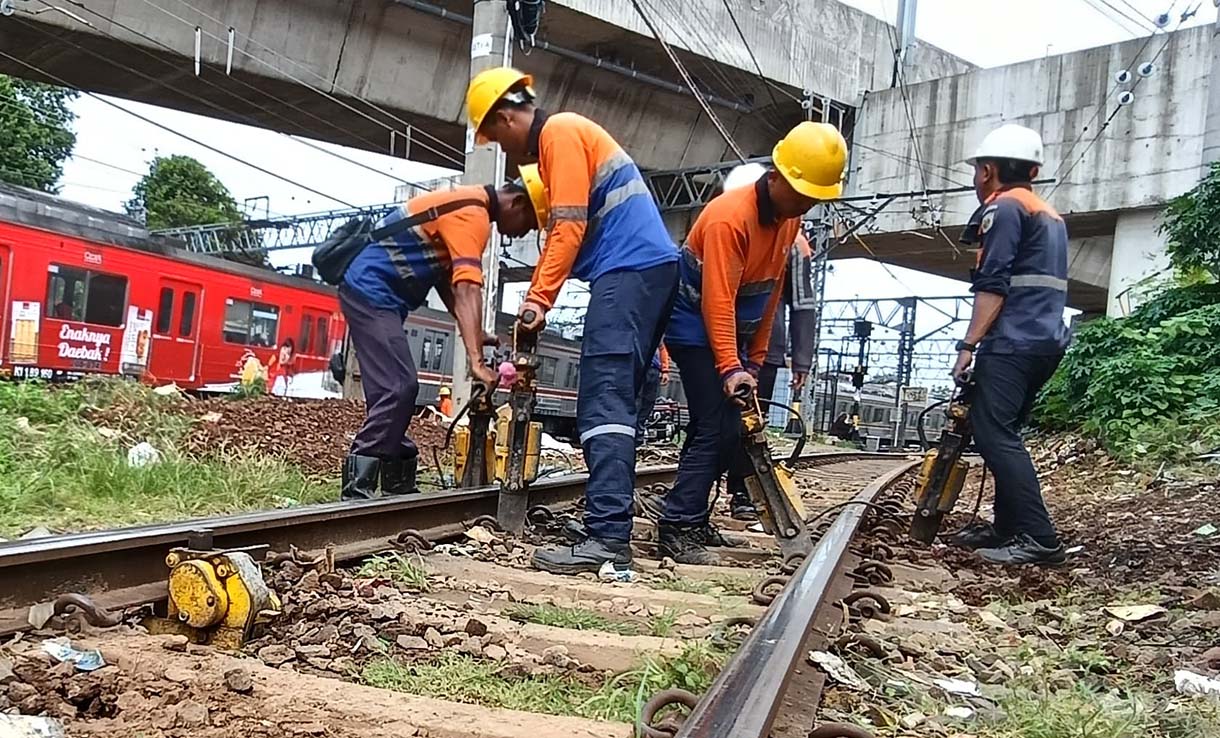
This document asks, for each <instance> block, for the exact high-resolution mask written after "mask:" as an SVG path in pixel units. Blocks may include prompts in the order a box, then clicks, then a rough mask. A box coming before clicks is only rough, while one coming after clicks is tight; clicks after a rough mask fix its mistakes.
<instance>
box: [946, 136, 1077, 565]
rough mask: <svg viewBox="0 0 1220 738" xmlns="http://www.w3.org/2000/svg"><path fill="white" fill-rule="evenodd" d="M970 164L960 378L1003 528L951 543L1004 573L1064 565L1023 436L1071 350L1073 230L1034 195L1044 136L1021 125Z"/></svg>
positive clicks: (984, 146) (985, 527)
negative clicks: (969, 303)
mask: <svg viewBox="0 0 1220 738" xmlns="http://www.w3.org/2000/svg"><path fill="white" fill-rule="evenodd" d="M966 163H968V164H970V165H971V166H972V167H973V168H974V189H975V193H976V194H977V195H978V199H979V203H980V207H979V209H978V210H976V211H975V213H974V215H973V216H971V218H970V222H969V223H968V224H967V226H966V231H965V233H964V235H963V238H962V240H963V242H965V243H967V244H971V245H976V246H978V249H979V250H978V260H977V263H976V268H975V269H974V271H973V272H972V275H971V276H972V282H973V285H972V287H971V291H972V292H974V295H975V299H974V308H973V312H972V314H971V317H970V325H969V327H968V328H967V329H966V336H965V338H964V339H963V340H962V341H959V342H958V345H957V348H958V358H957V362H956V363H955V365H954V367H953V376H954V378H955V379H957V380H958V381H959V382H966V381H969V379H970V375H969V374H967V370H968V369H970V367H971V365H972V364H973V373H972V378H973V381H974V383H975V389H974V394H973V397H972V401H971V406H970V420H971V424H972V426H973V429H974V443H975V446H976V447H977V448H978V450H979V453H980V454H981V455H982V457H983V460H984V461H985V462H986V463H987V466H989V467H990V468H991V470H992V472H993V475H994V478H995V487H996V490H995V497H996V502H995V522H994V523H979V524H974V525H971V526H968V527H967V528H966V529H964V530H962V531H961V532H959V533H957V534H955V535H954V536H952V537H951V538H950V541H951V542H953V543H955V544H957V545H959V546H961V547H963V548H969V549H973V550H974V551H975V552H976V553H977V554H978V555H979V556H980V557H981V558H983V559H984V560H986V561H990V562H993V563H999V564H1058V563H1062V562H1063V561H1064V558H1065V557H1064V551H1063V545H1062V543H1061V542H1060V541H1059V536H1058V534H1057V533H1056V532H1055V526H1054V524H1053V523H1052V522H1051V519H1050V515H1049V513H1048V512H1047V510H1046V504H1045V502H1044V501H1043V499H1042V492H1041V489H1040V488H1039V485H1038V475H1037V473H1036V472H1035V470H1034V465H1033V462H1032V461H1031V460H1030V457H1029V452H1028V451H1027V450H1026V449H1025V445H1024V443H1023V442H1022V440H1021V436H1020V429H1021V425H1022V424H1023V423H1024V422H1025V419H1026V417H1027V416H1028V414H1029V410H1030V407H1031V406H1032V405H1033V402H1034V398H1035V397H1037V395H1038V391H1039V390H1040V389H1041V388H1042V385H1044V384H1045V383H1046V381H1047V380H1048V379H1050V377H1051V375H1052V374H1054V372H1055V369H1056V368H1057V367H1058V366H1059V361H1060V360H1061V359H1062V358H1063V352H1064V349H1065V348H1066V346H1067V329H1066V328H1065V326H1064V324H1063V311H1064V308H1065V307H1066V304H1067V288H1068V281H1067V241H1068V235H1067V227H1066V226H1065V224H1064V222H1063V218H1061V217H1060V216H1059V214H1058V213H1057V212H1055V209H1054V208H1053V207H1051V206H1050V204H1048V203H1047V202H1046V201H1045V200H1043V199H1042V198H1040V197H1038V195H1036V194H1035V193H1034V191H1033V181H1034V179H1035V178H1036V177H1037V176H1038V169H1039V167H1040V166H1041V165H1042V163H1043V149H1042V137H1041V136H1040V135H1038V132H1037V131H1034V130H1031V129H1029V128H1026V127H1025V126H1019V125H1014V124H1007V125H1003V126H1000V127H999V128H997V129H995V130H994V131H992V132H991V133H989V134H987V136H986V138H984V139H983V141H982V143H980V144H979V146H978V148H977V149H976V150H975V152H974V153H973V155H971V156H970V157H969V158H967V159H966Z"/></svg>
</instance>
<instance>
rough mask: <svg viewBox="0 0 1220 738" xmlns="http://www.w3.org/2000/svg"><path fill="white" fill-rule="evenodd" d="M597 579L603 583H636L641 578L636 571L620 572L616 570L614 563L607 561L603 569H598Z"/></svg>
mask: <svg viewBox="0 0 1220 738" xmlns="http://www.w3.org/2000/svg"><path fill="white" fill-rule="evenodd" d="M597 578H598V579H600V580H601V581H603V582H634V581H635V580H636V579H638V578H639V577H638V576H637V575H636V573H635V571H634V570H632V569H627V570H625V571H619V570H618V569H616V568H614V562H612V561H607V562H606V563H604V564H602V568H601V569H598V571H597Z"/></svg>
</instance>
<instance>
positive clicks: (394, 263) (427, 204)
mask: <svg viewBox="0 0 1220 738" xmlns="http://www.w3.org/2000/svg"><path fill="white" fill-rule="evenodd" d="M523 174H524V173H523ZM527 184H532V187H530V188H529V189H528V191H527ZM531 197H534V198H537V203H538V206H539V207H541V208H542V209H545V193H544V192H543V190H542V187H541V182H538V181H535V182H532V183H527V182H517V183H513V184H508V185H505V186H503V187H501V188H500V189H498V190H497V189H495V188H493V187H458V188H456V189H453V190H450V191H447V192H430V193H427V194H423V195H420V196H418V197H413V198H411V199H410V200H408V201H407V202H406V203H404V204H403V206H402V207H400V208H396V209H395V210H394V211H393V212H391V213H390V214H388V215H386V216H385V217H384V218H382V219H381V221H380V222H378V223H377V225H376V228H377V229H381V228H385V227H390V226H393V224H395V223H398V222H400V221H402V220H404V219H407V218H412V217H418V218H419V220H420V221H421V222H419V223H417V224H416V225H414V226H413V227H410V228H407V229H406V230H402V231H400V232H399V233H397V234H395V235H393V236H389V237H386V238H385V239H383V240H381V241H376V242H370V243H369V244H368V245H367V246H365V248H364V249H363V250H362V251H361V252H360V254H359V255H358V256H356V258H355V259H354V260H353V261H352V263H351V265H350V266H349V267H348V269H347V272H346V274H345V275H344V277H343V283H342V284H341V285H340V286H339V307H340V309H341V310H342V311H343V317H344V318H345V319H346V320H347V331H348V335H349V336H350V337H351V341H352V345H353V346H355V349H356V358H357V360H358V361H359V363H360V378H361V384H362V386H363V387H364V400H365V418H364V424H363V425H362V426H360V430H359V431H358V432H357V433H356V437H355V439H354V440H353V441H352V446H351V452H350V454H349V455H348V457H347V459H346V460H345V461H344V463H343V489H342V492H341V493H340V498H341V499H344V500H358V499H368V498H371V497H373V496H374V495H375V494H376V492H377V488H378V480H379V479H380V485H381V492H382V493H383V494H386V495H399V494H407V493H409V492H414V491H415V473H416V467H417V461H418V456H419V451H418V449H416V447H415V442H414V441H412V440H411V439H410V438H409V437H408V436H407V435H406V432H407V426H408V425H409V424H410V421H411V416H412V415H413V414H414V412H415V400H416V397H417V396H418V395H419V378H418V374H417V373H416V370H415V362H414V361H413V360H412V358H411V347H410V345H409V344H408V342H407V333H406V331H405V330H404V329H403V321H405V320H406V318H407V314H408V313H409V312H410V311H412V310H415V309H417V308H419V307H420V306H421V305H423V304H424V301H425V299H426V298H427V296H428V292H429V291H430V290H431V289H432V288H433V287H435V288H436V290H437V292H438V293H439V294H440V297H441V300H442V301H443V302H444V303H445V306H446V307H448V308H449V312H451V313H452V314H453V317H454V319H455V321H456V322H457V327H458V332H459V333H460V334H461V336H462V343H463V344H464V345H465V347H466V353H467V355H468V356H469V357H470V373H471V375H472V376H473V377H474V379H476V380H478V381H479V382H483V383H484V384H486V385H488V386H489V387H492V386H494V385H495V383H496V381H497V377H496V373H495V372H494V371H493V370H492V369H491V368H489V367H487V366H486V365H485V364H484V363H483V250H484V249H485V248H486V247H487V242H488V239H489V238H490V237H491V224H492V222H495V224H496V226H497V227H498V228H499V230H500V232H501V233H503V234H505V235H507V236H511V237H517V236H523V235H525V234H526V233H528V232H529V231H530V230H532V229H533V228H534V227H535V224H536V222H537V218H538V216H537V215H536V214H535V207H534V201H532V200H531Z"/></svg>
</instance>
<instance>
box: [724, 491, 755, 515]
mask: <svg viewBox="0 0 1220 738" xmlns="http://www.w3.org/2000/svg"><path fill="white" fill-rule="evenodd" d="M729 515H731V516H732V518H733V520H744V521H746V522H753V521H755V520H758V508H756V507H754V501H753V500H751V499H750V495H748V494H745V493H736V492H735V493H733V497H732V498H731V499H730V500H729Z"/></svg>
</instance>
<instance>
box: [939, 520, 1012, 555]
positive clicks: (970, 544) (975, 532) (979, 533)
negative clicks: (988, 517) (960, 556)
mask: <svg viewBox="0 0 1220 738" xmlns="http://www.w3.org/2000/svg"><path fill="white" fill-rule="evenodd" d="M945 543H948V544H949V545H950V546H957V547H958V548H964V549H967V550H969V551H975V550H977V549H980V548H999V547H1000V546H1003V545H1004V537H1003V536H1001V535H1000V534H999V533H997V532H996V529H995V527H994V526H992V524H991V523H971V524H969V525H967V526H966V527H965V528H962V529H961V530H959V531H958V532H956V533H954V534H953V535H951V536H947V537H946V538H945Z"/></svg>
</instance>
